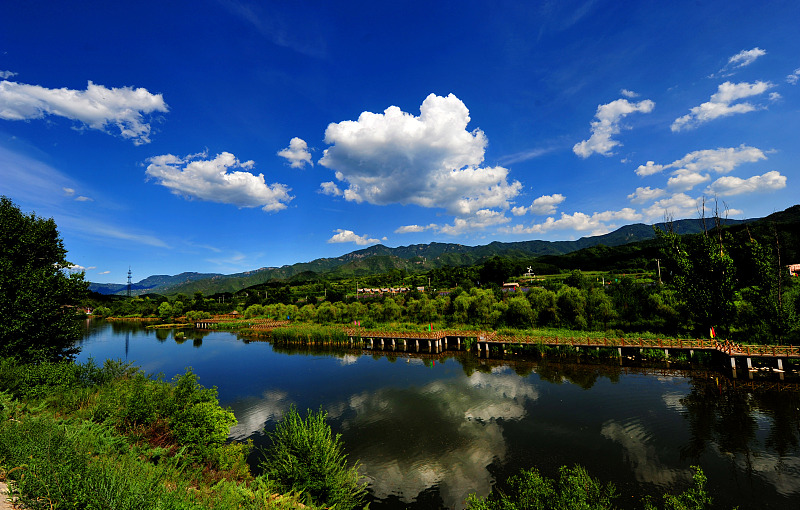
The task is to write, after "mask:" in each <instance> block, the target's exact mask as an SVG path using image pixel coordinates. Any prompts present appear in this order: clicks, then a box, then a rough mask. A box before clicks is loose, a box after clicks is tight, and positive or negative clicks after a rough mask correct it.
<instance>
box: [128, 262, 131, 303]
mask: <svg viewBox="0 0 800 510" xmlns="http://www.w3.org/2000/svg"><path fill="white" fill-rule="evenodd" d="M128 297H131V266H128Z"/></svg>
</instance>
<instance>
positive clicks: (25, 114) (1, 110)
mask: <svg viewBox="0 0 800 510" xmlns="http://www.w3.org/2000/svg"><path fill="white" fill-rule="evenodd" d="M167 111H168V109H167V104H166V103H165V102H164V98H163V97H162V96H161V94H151V93H150V92H148V91H147V89H144V88H138V89H134V88H133V87H120V88H116V87H112V88H110V89H109V88H106V87H104V86H103V85H95V84H94V83H92V82H91V81H90V82H89V84H88V85H87V87H86V90H71V89H67V88H60V89H48V88H45V87H41V86H39V85H27V84H24V83H16V82H10V81H0V119H5V120H30V119H42V118H44V117H46V116H48V115H55V116H59V117H66V118H68V119H70V120H74V121H77V122H80V123H82V124H83V125H84V126H86V127H89V128H91V129H97V130H100V131H109V129H110V128H111V127H112V126H114V127H116V129H117V130H119V134H120V136H122V137H123V138H128V139H130V140H133V143H134V144H136V145H142V144H145V143H149V142H150V132H151V128H150V124H149V123H148V122H146V121H145V118H144V115H146V114H151V113H154V112H167Z"/></svg>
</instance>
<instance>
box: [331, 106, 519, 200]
mask: <svg viewBox="0 0 800 510" xmlns="http://www.w3.org/2000/svg"><path fill="white" fill-rule="evenodd" d="M469 121H470V117H469V110H468V109H467V107H466V106H465V105H464V103H463V102H461V100H460V99H458V98H457V97H456V96H454V95H453V94H450V95H448V96H447V97H441V96H437V95H435V94H431V95H429V96H428V97H427V98H426V99H425V100H424V101H423V103H422V106H421V107H420V115H419V116H418V117H417V116H414V115H412V114H409V113H405V112H403V111H402V110H400V108H398V107H396V106H390V107H389V108H387V109H386V110H384V112H383V113H371V112H363V113H362V114H361V115H360V116H359V117H358V120H356V121H343V122H339V123H332V124H330V125H329V126H328V128H327V129H326V130H325V143H327V144H328V145H330V147H329V148H328V149H326V150H325V152H324V155H323V157H322V159H321V160H320V161H319V162H320V164H322V165H323V166H325V167H327V168H330V169H332V170H334V171H335V172H336V178H337V179H338V180H339V181H342V182H345V183H347V185H348V187H347V189H345V190H344V192H343V194H344V197H345V199H346V200H350V201H354V202H368V203H371V204H376V205H386V204H391V203H399V204H415V205H419V206H422V207H441V208H444V209H446V210H447V211H448V212H449V213H451V214H453V215H456V216H468V215H472V214H475V213H476V212H477V211H479V210H481V209H487V208H500V209H507V208H509V206H510V201H511V200H512V199H513V198H514V197H515V196H517V195H518V194H519V192H520V190H521V188H522V184H520V183H519V182H518V181H512V182H509V180H508V173H509V171H508V169H506V168H503V167H500V166H496V167H481V166H480V165H481V164H482V163H483V158H484V151H485V149H486V144H487V139H486V136H485V135H484V133H483V131H481V130H480V129H475V130H474V131H467V129H466V127H467V124H468V123H469Z"/></svg>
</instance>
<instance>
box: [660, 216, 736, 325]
mask: <svg viewBox="0 0 800 510" xmlns="http://www.w3.org/2000/svg"><path fill="white" fill-rule="evenodd" d="M656 235H657V236H658V237H659V238H660V239H661V240H662V243H663V245H662V246H663V247H662V253H663V256H664V258H665V259H666V262H667V268H668V269H669V272H670V274H669V277H668V280H669V281H671V283H672V285H673V286H674V287H675V289H676V290H677V291H678V294H679V296H680V298H681V299H682V300H683V301H684V302H686V305H687V307H686V312H687V316H688V317H687V318H688V319H689V321H690V324H691V326H690V327H691V328H692V329H693V330H694V332H695V333H697V334H708V331H709V329H710V328H711V327H715V328H717V329H719V330H721V331H728V330H729V329H730V326H731V323H732V319H733V317H734V310H735V309H734V295H735V294H734V291H735V282H736V266H735V265H734V262H733V258H732V257H731V255H730V253H729V251H728V249H727V247H726V246H725V244H724V243H723V240H728V241H729V240H730V239H729V238H728V236H726V235H723V234H722V233H718V235H709V234H707V233H706V234H696V235H693V236H679V235H677V234H675V233H673V232H663V231H661V230H659V229H656Z"/></svg>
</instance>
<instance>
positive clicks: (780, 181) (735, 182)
mask: <svg viewBox="0 0 800 510" xmlns="http://www.w3.org/2000/svg"><path fill="white" fill-rule="evenodd" d="M785 187H786V176H784V175H781V174H780V172H777V171H775V170H773V171H771V172H767V173H765V174H764V175H754V176H753V177H750V178H749V179H741V178H739V177H733V176H729V175H726V176H724V177H720V178H719V179H717V180H716V181H714V182H713V183H712V184H711V185H710V186H709V187H708V189H707V190H706V192H707V193H713V194H715V195H719V196H723V197H725V196H731V195H740V194H742V193H756V192H767V191H775V190H779V189H783V188H785Z"/></svg>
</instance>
